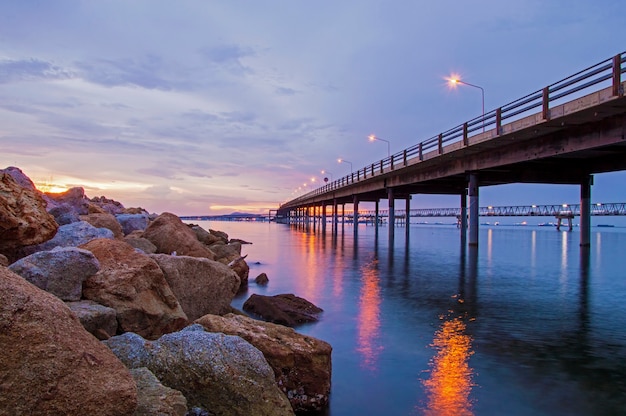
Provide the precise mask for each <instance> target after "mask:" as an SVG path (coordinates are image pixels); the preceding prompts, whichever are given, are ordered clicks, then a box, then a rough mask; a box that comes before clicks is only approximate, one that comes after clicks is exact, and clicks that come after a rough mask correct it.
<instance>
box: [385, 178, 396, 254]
mask: <svg viewBox="0 0 626 416" xmlns="http://www.w3.org/2000/svg"><path fill="white" fill-rule="evenodd" d="M387 199H389V240H390V241H391V240H393V235H394V232H395V228H396V214H395V199H394V196H393V188H387ZM390 247H391V246H390Z"/></svg>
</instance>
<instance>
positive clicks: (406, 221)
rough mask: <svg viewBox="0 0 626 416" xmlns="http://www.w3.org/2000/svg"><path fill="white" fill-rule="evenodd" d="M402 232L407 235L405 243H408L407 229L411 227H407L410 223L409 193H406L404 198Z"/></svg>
mask: <svg viewBox="0 0 626 416" xmlns="http://www.w3.org/2000/svg"><path fill="white" fill-rule="evenodd" d="M404 215H405V218H404V227H405V229H404V232H405V234H406V236H407V244H408V237H409V230H410V228H411V227H409V225H410V224H411V195H407V197H406V199H405V200H404Z"/></svg>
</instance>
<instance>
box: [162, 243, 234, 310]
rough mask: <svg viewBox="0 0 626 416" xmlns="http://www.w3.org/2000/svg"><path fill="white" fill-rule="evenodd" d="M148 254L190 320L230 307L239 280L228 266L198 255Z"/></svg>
mask: <svg viewBox="0 0 626 416" xmlns="http://www.w3.org/2000/svg"><path fill="white" fill-rule="evenodd" d="M150 257H151V258H152V259H154V260H155V261H156V262H157V263H158V264H159V267H161V270H163V274H164V275H165V280H167V283H168V285H169V286H170V288H171V289H172V292H174V295H176V298H177V299H178V302H180V305H181V306H182V308H183V311H185V314H186V315H187V318H188V319H189V320H190V321H193V320H194V319H197V318H199V317H201V316H203V315H206V314H207V313H211V314H216V315H222V314H225V313H227V312H228V311H230V303H231V302H232V300H233V298H234V297H235V295H236V294H237V290H238V289H239V283H240V280H239V277H238V276H237V274H236V273H235V272H234V271H232V270H231V269H230V268H229V267H228V266H226V265H224V264H222V263H219V262H217V261H213V260H209V259H204V258H198V257H189V256H169V255H167V254H153V255H151V256H150Z"/></svg>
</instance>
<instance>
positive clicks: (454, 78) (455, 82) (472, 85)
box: [448, 77, 485, 133]
mask: <svg viewBox="0 0 626 416" xmlns="http://www.w3.org/2000/svg"><path fill="white" fill-rule="evenodd" d="M448 81H449V82H450V85H451V86H453V87H456V85H457V84H462V85H467V86H468V87H474V88H478V89H479V90H480V93H481V95H482V98H483V133H484V132H485V90H484V89H483V87H479V86H478V85H474V84H470V83H469V82H465V81H461V80H460V79H458V78H456V77H452V78H448Z"/></svg>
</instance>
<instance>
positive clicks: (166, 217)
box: [143, 212, 215, 260]
mask: <svg viewBox="0 0 626 416" xmlns="http://www.w3.org/2000/svg"><path fill="white" fill-rule="evenodd" d="M143 238H147V239H148V240H150V241H151V242H152V244H154V245H155V246H156V247H157V253H163V254H172V253H175V254H177V255H179V256H191V257H205V258H207V259H211V260H214V259H215V255H214V254H213V252H212V251H211V250H209V249H208V248H207V247H205V246H204V245H203V244H202V243H201V242H200V241H198V239H197V238H196V234H195V233H194V232H193V231H192V230H191V229H190V228H189V227H188V226H187V225H185V224H184V223H183V222H182V221H181V220H180V218H178V217H177V216H176V215H174V214H170V213H169V212H164V213H163V214H161V215H159V216H158V217H157V218H156V219H155V220H154V221H152V222H151V223H150V225H148V228H146V229H145V231H144V232H143Z"/></svg>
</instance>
